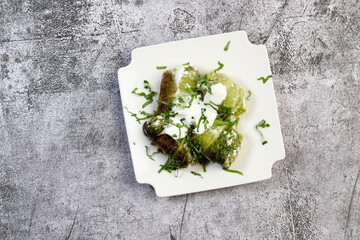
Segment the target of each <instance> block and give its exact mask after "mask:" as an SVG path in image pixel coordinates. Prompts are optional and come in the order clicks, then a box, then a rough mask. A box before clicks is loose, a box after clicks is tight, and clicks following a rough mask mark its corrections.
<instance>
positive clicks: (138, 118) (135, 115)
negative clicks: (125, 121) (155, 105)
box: [124, 106, 151, 125]
mask: <svg viewBox="0 0 360 240" xmlns="http://www.w3.org/2000/svg"><path fill="white" fill-rule="evenodd" d="M124 108H125V109H126V111H127V112H128V113H130V114H131V116H132V117H134V118H135V119H136V121H137V122H138V123H139V124H140V125H141V122H140V121H142V120H145V119H148V118H150V117H151V116H145V117H142V118H140V117H138V115H137V114H136V113H133V112H130V110H129V109H128V108H127V107H125V106H124Z"/></svg>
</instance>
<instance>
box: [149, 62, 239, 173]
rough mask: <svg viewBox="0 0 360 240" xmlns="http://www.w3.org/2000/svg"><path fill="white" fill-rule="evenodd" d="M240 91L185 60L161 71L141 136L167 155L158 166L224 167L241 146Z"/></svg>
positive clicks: (215, 72)
mask: <svg viewBox="0 0 360 240" xmlns="http://www.w3.org/2000/svg"><path fill="white" fill-rule="evenodd" d="M243 99H244V91H243V90H242V89H241V88H240V87H239V86H238V85H237V84H236V83H234V82H233V81H232V80H231V79H230V78H228V77H227V76H226V75H224V74H222V73H219V72H218V69H217V70H215V71H213V72H211V73H208V74H205V75H204V76H201V75H200V74H199V72H198V71H197V69H196V68H195V67H193V66H190V65H189V64H187V65H183V66H180V67H178V68H175V69H172V70H167V71H165V72H164V74H163V77H162V81H161V86H160V94H159V100H158V109H157V111H156V114H155V115H154V116H153V117H152V118H151V119H150V120H148V121H147V122H145V123H144V125H143V130H144V133H145V135H146V136H147V137H148V138H149V139H150V140H151V142H152V143H153V144H154V145H155V146H156V147H157V148H158V149H160V150H161V152H163V153H164V154H166V155H167V156H168V157H169V159H168V161H167V162H166V163H165V164H164V165H162V168H161V169H160V171H161V170H167V171H171V170H176V169H179V168H184V167H187V166H188V165H189V164H197V163H200V164H202V165H203V166H204V169H205V166H206V164H207V163H209V162H215V163H219V164H221V165H223V167H224V168H228V167H229V166H230V165H231V163H232V162H233V161H234V160H235V158H236V156H237V154H238V151H239V149H240V146H241V141H242V135H241V134H240V133H238V132H237V130H236V126H237V123H238V121H239V116H240V115H241V114H242V113H244V112H245V111H246V109H245V108H244V102H243Z"/></svg>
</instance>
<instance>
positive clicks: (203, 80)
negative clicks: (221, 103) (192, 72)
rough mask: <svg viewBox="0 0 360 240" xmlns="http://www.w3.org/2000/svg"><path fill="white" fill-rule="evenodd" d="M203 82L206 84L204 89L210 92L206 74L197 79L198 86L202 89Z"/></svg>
mask: <svg viewBox="0 0 360 240" xmlns="http://www.w3.org/2000/svg"><path fill="white" fill-rule="evenodd" d="M204 84H205V86H206V91H207V92H209V93H210V94H212V92H211V84H210V80H209V79H208V77H207V75H205V76H204V77H203V78H202V79H200V80H199V88H200V89H202V85H204Z"/></svg>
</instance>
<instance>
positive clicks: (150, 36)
mask: <svg viewBox="0 0 360 240" xmlns="http://www.w3.org/2000/svg"><path fill="white" fill-rule="evenodd" d="M359 9H360V3H359V1H355V0H350V1H329V0H319V1H295V0H292V1H290V0H289V1H288V0H285V1H284V0H281V1H280V0H279V1H230V0H229V1H219V0H203V1H189V0H177V1H163V0H149V1H146V0H136V1H132V0H108V1H103V0H90V1H85V0H69V1H68V0H66V1H42V0H2V1H1V2H0V70H1V71H0V80H1V81H0V160H1V161H0V239H360V183H359V182H360V180H359V178H360V176H359V175H360V146H359V144H360V134H359V133H360V127H359V126H360V125H359V122H360V107H359V105H360V96H359V95H360V85H359V75H360V70H359V69H360V60H359V55H360V50H359V48H360V41H359V39H360V35H359V32H360V11H359ZM235 30H245V31H246V32H247V33H248V35H249V39H250V40H251V41H252V42H253V43H255V44H265V45H266V47H267V48H268V51H269V57H270V62H271V67H272V71H273V76H274V78H273V79H274V84H275V91H276V97H277V101H278V107H279V114H280V119H281V124H282V131H283V137H284V143H285V148H286V154H287V156H286V158H285V160H284V161H280V162H277V163H276V164H275V165H274V166H273V177H272V178H271V179H270V180H267V181H263V182H259V183H253V184H248V185H243V186H238V187H231V188H226V189H221V190H215V191H208V192H202V193H195V194H189V195H185V196H178V197H171V198H158V197H156V195H155V193H154V191H153V189H152V187H150V186H149V185H140V184H138V183H137V182H136V180H135V177H134V173H133V169H132V163H131V159H130V153H129V147H128V144H127V137H126V131H125V127H124V120H123V114H122V107H121V101H120V96H119V86H118V82H117V75H116V71H117V69H118V68H119V67H123V66H125V65H127V64H128V63H129V62H130V60H131V59H130V57H131V56H130V53H131V50H132V49H134V48H136V47H141V46H146V45H152V44H156V43H163V42H168V41H172V40H179V39H187V38H193V37H198V36H205V35H210V34H218V33H223V32H229V31H235Z"/></svg>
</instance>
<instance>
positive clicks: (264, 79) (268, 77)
mask: <svg viewBox="0 0 360 240" xmlns="http://www.w3.org/2000/svg"><path fill="white" fill-rule="evenodd" d="M270 78H272V75H269V76H267V77H266V78H264V77H259V78H258V79H257V80H260V81H261V80H262V81H263V84H265V83H266V82H267V81H268V80H269V79H270Z"/></svg>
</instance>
